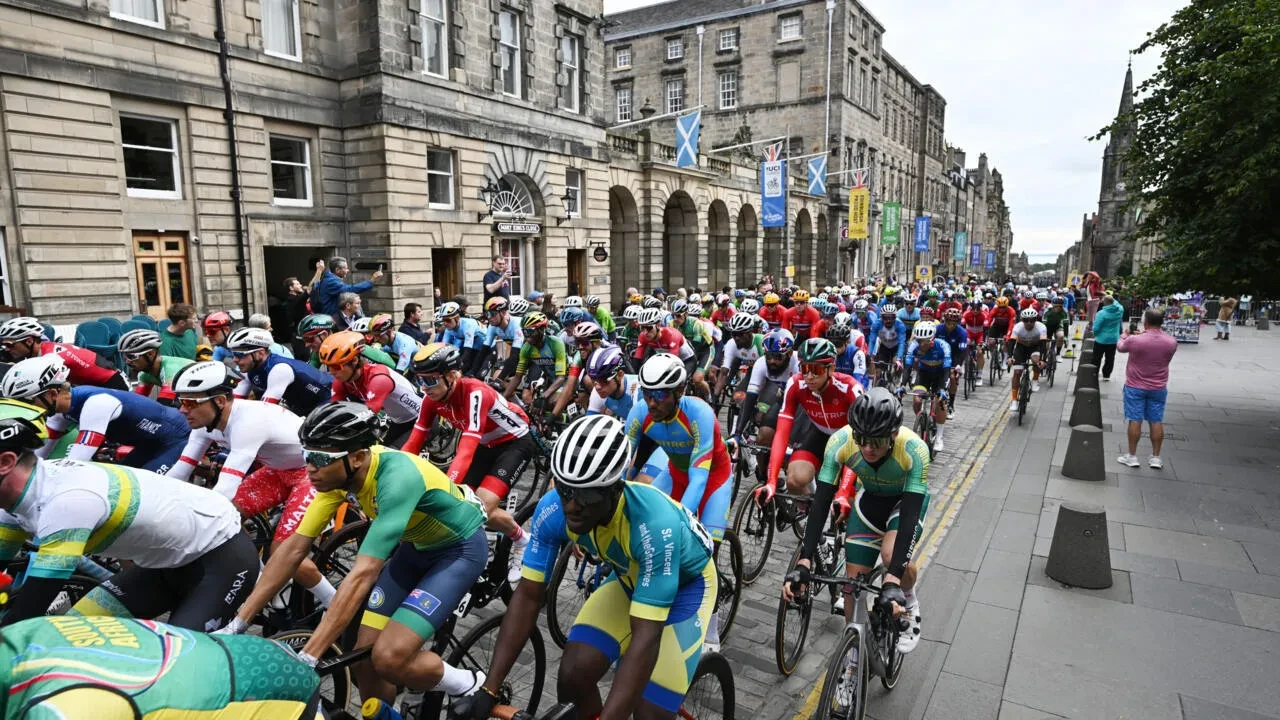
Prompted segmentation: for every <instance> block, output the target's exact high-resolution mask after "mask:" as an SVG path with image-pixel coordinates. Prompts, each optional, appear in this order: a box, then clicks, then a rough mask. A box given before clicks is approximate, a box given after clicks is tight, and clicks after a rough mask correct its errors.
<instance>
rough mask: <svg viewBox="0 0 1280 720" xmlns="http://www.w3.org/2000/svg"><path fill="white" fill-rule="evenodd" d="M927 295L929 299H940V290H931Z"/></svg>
mask: <svg viewBox="0 0 1280 720" xmlns="http://www.w3.org/2000/svg"><path fill="white" fill-rule="evenodd" d="M925 295H927V296H929V297H931V298H936V297H938V289H937V288H929V292H927V293H925Z"/></svg>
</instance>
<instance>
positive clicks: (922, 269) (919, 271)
mask: <svg viewBox="0 0 1280 720" xmlns="http://www.w3.org/2000/svg"><path fill="white" fill-rule="evenodd" d="M932 278H933V268H931V267H929V266H928V265H917V266H916V280H919V281H920V282H922V283H927V282H929V280H930V279H932Z"/></svg>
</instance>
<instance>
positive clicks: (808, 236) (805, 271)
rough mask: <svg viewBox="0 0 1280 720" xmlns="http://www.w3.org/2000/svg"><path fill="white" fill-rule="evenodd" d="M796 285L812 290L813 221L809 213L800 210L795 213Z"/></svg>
mask: <svg viewBox="0 0 1280 720" xmlns="http://www.w3.org/2000/svg"><path fill="white" fill-rule="evenodd" d="M795 259H796V261H795V262H796V284H797V285H799V286H800V287H802V288H806V289H812V288H813V278H814V267H813V220H812V219H811V218H810V217H809V211H808V210H807V209H805V208H800V212H798V213H796V240H795Z"/></svg>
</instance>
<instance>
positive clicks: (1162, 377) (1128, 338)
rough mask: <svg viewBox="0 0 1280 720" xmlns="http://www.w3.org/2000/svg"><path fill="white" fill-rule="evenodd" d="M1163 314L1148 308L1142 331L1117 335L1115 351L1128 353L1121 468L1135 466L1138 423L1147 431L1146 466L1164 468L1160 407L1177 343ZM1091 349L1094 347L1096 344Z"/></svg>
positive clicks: (1162, 413) (1139, 432)
mask: <svg viewBox="0 0 1280 720" xmlns="http://www.w3.org/2000/svg"><path fill="white" fill-rule="evenodd" d="M1162 325H1164V313H1163V312H1161V311H1160V310H1157V309H1155V308H1150V309H1148V310H1147V311H1146V312H1144V313H1143V314H1142V330H1140V331H1139V332H1136V333H1133V334H1132V335H1131V334H1129V333H1125V334H1123V335H1121V336H1120V342H1119V344H1118V345H1117V348H1118V349H1119V350H1120V352H1122V353H1128V354H1129V363H1128V364H1127V365H1125V368H1124V419H1125V420H1127V421H1128V422H1129V453H1128V454H1127V455H1121V456H1120V457H1119V458H1118V459H1119V461H1120V463H1121V464H1122V465H1128V466H1129V467H1138V440H1140V439H1141V438H1142V423H1144V422H1146V423H1147V424H1148V425H1149V426H1150V428H1151V457H1150V458H1149V459H1148V460H1147V464H1148V465H1149V466H1151V467H1152V468H1155V469H1156V470H1159V469H1160V468H1162V467H1164V462H1163V461H1162V460H1161V459H1160V446H1161V445H1162V444H1163V443H1164V404H1165V400H1166V399H1167V398H1168V396H1169V363H1170V362H1172V360H1173V354H1174V353H1175V352H1177V351H1178V341H1177V340H1175V339H1173V336H1171V335H1169V334H1167V333H1166V332H1165V331H1164V329H1163V328H1162V327H1161V326H1162ZM1094 347H1097V346H1096V345H1095V346H1094Z"/></svg>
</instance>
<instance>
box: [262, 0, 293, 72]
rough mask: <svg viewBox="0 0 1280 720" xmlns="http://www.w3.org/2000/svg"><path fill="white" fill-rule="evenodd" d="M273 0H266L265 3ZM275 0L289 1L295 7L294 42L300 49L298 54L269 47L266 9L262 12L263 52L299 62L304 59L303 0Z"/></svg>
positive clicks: (279, 0) (276, 0)
mask: <svg viewBox="0 0 1280 720" xmlns="http://www.w3.org/2000/svg"><path fill="white" fill-rule="evenodd" d="M272 1H273V0H264V4H265V3H267V2H272ZM274 1H275V2H287V3H289V6H290V7H291V8H292V9H293V42H294V47H296V48H297V49H298V54H297V55H289V54H288V53H283V52H280V51H278V50H272V49H270V48H268V47H267V29H266V22H267V13H266V12H265V10H264V11H263V12H262V21H261V22H262V25H263V27H262V52H263V53H265V54H267V55H270V56H271V57H276V58H281V59H282V60H296V61H298V62H301V61H302V11H301V8H300V6H301V5H302V2H301V0H274Z"/></svg>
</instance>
